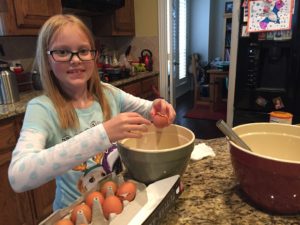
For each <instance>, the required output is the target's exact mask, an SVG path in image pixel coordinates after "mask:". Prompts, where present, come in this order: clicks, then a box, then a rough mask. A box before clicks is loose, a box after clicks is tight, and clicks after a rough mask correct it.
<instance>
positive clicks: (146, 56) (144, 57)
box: [140, 49, 153, 71]
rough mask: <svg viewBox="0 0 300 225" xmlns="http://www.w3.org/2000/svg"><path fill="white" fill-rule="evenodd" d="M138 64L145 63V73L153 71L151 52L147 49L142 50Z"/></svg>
mask: <svg viewBox="0 0 300 225" xmlns="http://www.w3.org/2000/svg"><path fill="white" fill-rule="evenodd" d="M140 63H145V67H146V70H147V71H152V70H153V60H152V52H151V51H150V50H149V49H143V50H142V52H141V58H140Z"/></svg>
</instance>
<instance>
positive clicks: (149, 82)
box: [142, 77, 158, 92]
mask: <svg viewBox="0 0 300 225" xmlns="http://www.w3.org/2000/svg"><path fill="white" fill-rule="evenodd" d="M152 86H154V87H155V88H157V87H158V78H157V77H150V78H148V79H145V80H142V88H143V92H152Z"/></svg>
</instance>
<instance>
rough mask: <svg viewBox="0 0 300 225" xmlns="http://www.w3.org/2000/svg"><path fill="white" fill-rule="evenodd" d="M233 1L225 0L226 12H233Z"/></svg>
mask: <svg viewBox="0 0 300 225" xmlns="http://www.w3.org/2000/svg"><path fill="white" fill-rule="evenodd" d="M232 9H233V2H232V1H231V2H225V13H232Z"/></svg>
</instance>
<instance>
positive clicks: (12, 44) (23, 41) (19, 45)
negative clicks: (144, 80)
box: [0, 36, 159, 71]
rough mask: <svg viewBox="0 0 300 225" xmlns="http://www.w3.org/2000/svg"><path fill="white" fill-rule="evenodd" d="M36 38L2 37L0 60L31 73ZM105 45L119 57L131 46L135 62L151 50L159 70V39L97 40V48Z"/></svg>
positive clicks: (0, 38)
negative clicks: (20, 65) (19, 64)
mask: <svg viewBox="0 0 300 225" xmlns="http://www.w3.org/2000/svg"><path fill="white" fill-rule="evenodd" d="M36 41H37V37H36V36H29V37H28V36H22V37H0V45H2V47H3V52H4V55H1V53H0V60H4V61H8V62H10V63H21V64H22V65H23V67H24V70H25V71H31V70H32V65H33V60H34V56H35V50H36ZM100 45H104V46H105V48H106V49H107V52H108V53H109V54H113V53H114V52H115V53H116V55H117V56H120V55H121V54H124V53H125V50H126V48H127V47H128V46H129V45H131V46H132V48H131V53H130V55H131V56H132V58H133V60H138V57H140V56H141V51H142V50H143V49H149V50H150V51H151V52H152V57H153V70H155V71H158V70H159V58H158V54H159V53H158V37H157V36H153V37H107V38H97V39H96V46H97V48H99V47H100Z"/></svg>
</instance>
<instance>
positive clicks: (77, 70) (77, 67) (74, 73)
mask: <svg viewBox="0 0 300 225" xmlns="http://www.w3.org/2000/svg"><path fill="white" fill-rule="evenodd" d="M48 50H49V51H53V50H62V51H59V54H60V53H64V52H65V51H71V52H78V51H86V50H91V45H90V43H89V41H88V38H87V36H86V34H85V33H84V32H83V31H82V30H81V29H80V28H79V27H78V26H76V25H75V24H72V23H68V24H66V25H65V26H64V27H63V28H62V29H60V30H59V31H58V32H57V33H56V34H54V35H53V37H52V39H51V41H50V44H49V49H48ZM48 57H49V63H50V67H51V69H52V71H53V73H54V75H55V77H56V78H57V79H58V81H59V83H60V85H61V87H62V88H63V89H64V90H65V91H67V92H68V90H69V91H71V92H73V91H76V90H78V91H79V90H82V88H86V87H87V81H88V80H89V79H90V77H91V75H92V73H93V70H94V66H95V62H94V60H90V61H82V60H80V59H79V58H78V55H73V56H72V58H71V60H70V61H67V62H57V61H55V60H54V59H53V57H52V56H51V55H49V56H48Z"/></svg>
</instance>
